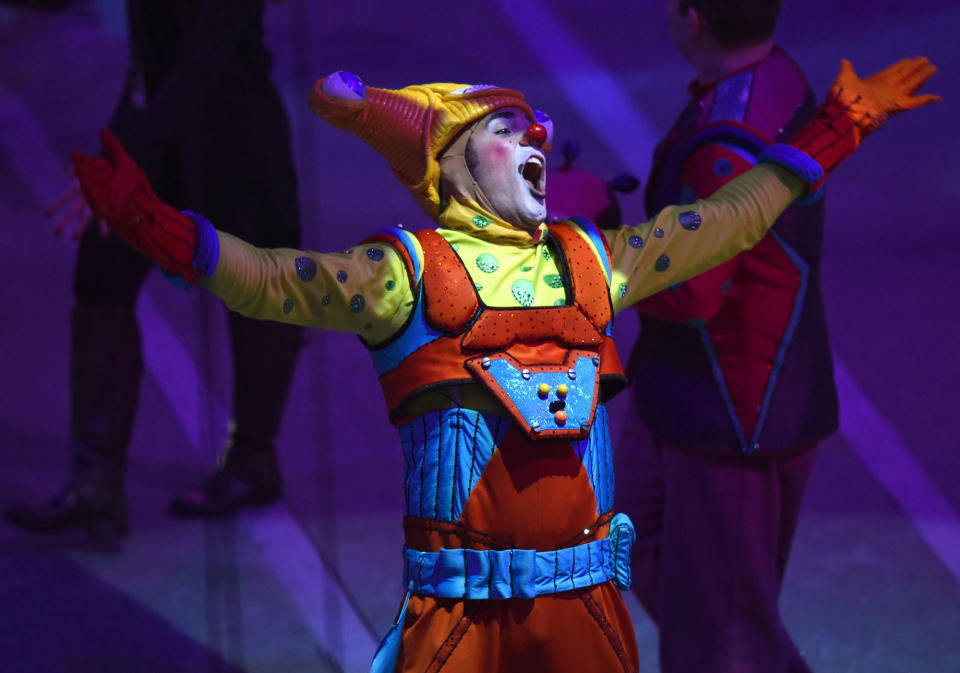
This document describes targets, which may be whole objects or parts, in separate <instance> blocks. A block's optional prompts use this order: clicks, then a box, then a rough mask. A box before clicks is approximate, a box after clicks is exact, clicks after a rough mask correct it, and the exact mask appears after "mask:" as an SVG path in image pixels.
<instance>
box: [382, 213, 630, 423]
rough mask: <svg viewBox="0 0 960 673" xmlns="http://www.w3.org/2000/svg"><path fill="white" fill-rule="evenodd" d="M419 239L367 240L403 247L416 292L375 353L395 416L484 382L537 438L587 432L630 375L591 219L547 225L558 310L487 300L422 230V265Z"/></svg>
mask: <svg viewBox="0 0 960 673" xmlns="http://www.w3.org/2000/svg"><path fill="white" fill-rule="evenodd" d="M574 227H579V228H580V230H581V231H583V232H584V233H586V234H587V236H586V237H584V236H582V235H580V233H578V232H577V231H576V230H575V228H574ZM413 236H414V235H413V234H410V233H409V232H407V231H405V230H403V229H396V228H392V229H386V230H381V231H379V232H377V233H376V234H374V235H373V236H371V237H370V238H368V239H367V242H381V243H389V244H390V245H392V246H393V247H394V249H396V250H397V251H398V252H399V253H400V255H401V257H403V259H404V261H405V263H406V264H407V270H408V274H409V276H410V282H411V286H412V287H413V290H414V296H415V297H416V305H415V307H414V310H413V312H412V313H411V316H410V318H409V320H408V321H407V323H406V324H405V325H404V327H403V328H402V329H401V330H400V332H399V333H398V334H397V335H395V336H394V337H393V338H392V339H391V340H390V341H389V342H388V343H386V344H382V345H379V346H377V347H376V348H374V349H371V351H370V352H371V355H372V357H373V361H374V366H375V368H376V370H377V374H378V376H379V380H380V385H381V387H382V389H383V394H384V398H385V399H386V402H387V407H388V409H389V412H390V418H391V421H392V422H393V423H394V424H395V425H398V426H399V425H402V424H403V423H404V422H406V421H407V420H409V419H410V418H411V415H410V414H406V415H405V413H404V410H405V407H407V405H408V403H409V402H410V401H411V400H414V399H415V398H417V396H419V395H421V394H423V393H426V392H428V391H431V390H436V389H438V388H442V387H460V386H464V385H470V384H479V385H480V386H482V388H483V389H484V390H485V391H486V392H487V393H488V394H489V396H490V397H492V398H493V399H495V400H496V401H497V402H498V403H499V405H500V406H501V407H502V410H503V411H504V412H505V414H506V415H509V416H510V417H511V418H512V420H513V421H514V422H515V423H516V425H517V426H518V427H519V428H520V429H522V430H523V431H524V432H525V433H526V434H527V436H528V437H530V438H531V439H553V440H556V439H570V440H573V439H583V438H585V437H587V435H588V434H589V431H590V427H591V425H592V424H593V420H594V416H595V413H596V408H597V404H598V402H601V401H605V400H607V399H609V398H610V397H612V396H613V395H615V394H616V393H617V392H619V391H620V390H621V389H622V388H623V387H624V384H625V381H626V380H625V377H624V373H623V368H622V366H621V364H620V359H619V357H618V355H617V351H616V348H615V346H614V343H613V339H612V338H611V336H610V326H611V322H612V318H613V311H612V308H611V304H610V295H609V291H608V287H609V280H608V279H609V274H610V270H609V269H610V263H609V253H608V251H607V249H606V244H605V241H604V239H603V237H602V235H601V234H600V233H599V231H597V229H596V228H595V227H594V226H593V224H592V223H590V222H589V221H588V220H584V219H581V218H577V219H576V220H575V221H574V222H568V223H559V224H555V225H552V226H550V227H549V229H548V234H547V238H546V241H545V244H546V245H548V246H549V247H550V252H551V254H552V255H553V256H554V259H556V260H557V266H558V270H559V273H560V275H561V277H562V278H563V282H564V288H565V290H566V302H565V304H564V305H563V306H551V307H517V308H513V307H491V306H487V305H485V304H484V303H483V301H482V300H481V298H480V296H479V294H478V293H477V290H476V288H475V286H474V283H473V281H472V280H471V279H470V276H469V274H468V273H467V270H466V268H465V267H464V265H463V262H462V261H461V259H460V258H459V256H458V255H457V253H456V252H455V251H454V250H453V248H452V247H451V246H450V244H449V243H447V242H446V241H445V240H444V239H443V237H442V236H440V234H438V233H437V232H436V231H434V230H423V231H420V232H417V233H416V234H415V236H416V238H417V240H418V241H419V243H420V247H421V248H422V250H423V266H422V268H421V267H420V264H419V260H418V258H417V257H418V256H417V255H416V253H415V252H414V250H415V247H414V246H413V242H412V237H413ZM601 260H602V262H601ZM465 405H466V404H465ZM414 415H415V414H414Z"/></svg>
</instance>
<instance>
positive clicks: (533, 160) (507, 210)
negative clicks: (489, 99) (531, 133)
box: [467, 108, 547, 231]
mask: <svg viewBox="0 0 960 673" xmlns="http://www.w3.org/2000/svg"><path fill="white" fill-rule="evenodd" d="M532 123H533V120H531V119H529V118H528V117H527V115H526V113H525V112H524V111H523V110H521V109H520V108H501V109H499V110H497V111H496V112H492V113H491V114H489V115H488V116H486V117H484V118H483V119H481V120H480V121H479V122H477V124H478V127H477V128H476V129H475V130H474V131H473V134H472V135H471V136H470V142H469V145H468V148H467V156H468V157H469V160H468V167H469V169H470V173H471V175H473V178H474V180H475V181H476V183H477V186H478V187H479V188H480V189H481V190H482V191H483V193H484V196H486V198H487V200H488V202H489V203H490V205H491V206H492V207H493V210H494V215H497V216H499V217H500V218H501V219H503V220H505V221H507V222H509V223H510V224H512V225H514V226H516V227H520V228H521V229H527V230H531V231H532V230H534V229H536V228H537V227H538V226H540V223H541V222H543V221H544V219H545V218H546V216H547V206H546V186H547V185H546V183H547V171H546V161H545V159H544V156H543V152H542V151H541V150H540V149H539V148H538V147H536V146H534V145H528V144H526V141H525V140H524V134H525V133H526V131H527V128H528V127H529V126H530V124H532Z"/></svg>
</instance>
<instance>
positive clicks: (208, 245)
mask: <svg viewBox="0 0 960 673" xmlns="http://www.w3.org/2000/svg"><path fill="white" fill-rule="evenodd" d="M181 212H182V213H183V214H184V215H186V216H187V217H189V218H190V219H191V220H193V224H194V226H196V228H197V249H196V251H195V252H194V253H193V262H192V263H191V265H190V266H192V267H193V268H194V269H196V270H197V271H199V272H200V273H202V274H203V275H204V276H206V277H207V278H211V277H212V276H213V274H214V272H215V271H216V270H217V262H219V261H220V237H219V236H218V235H217V230H216V229H215V228H214V226H213V225H212V224H210V220H208V219H207V218H205V217H204V216H203V215H201V214H199V213H195V212H193V211H192V210H184V211H181Z"/></svg>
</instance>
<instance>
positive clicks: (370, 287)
mask: <svg viewBox="0 0 960 673" xmlns="http://www.w3.org/2000/svg"><path fill="white" fill-rule="evenodd" d="M217 235H218V237H219V239H220V257H219V260H218V261H217V268H216V271H215V272H214V274H213V277H211V278H203V279H202V280H201V281H200V283H201V284H203V285H204V286H205V287H206V288H207V289H209V290H210V291H211V292H213V293H214V294H215V295H217V296H218V297H220V298H221V299H222V300H223V301H224V303H225V304H226V305H227V308H229V309H230V310H231V311H236V312H237V313H240V314H242V315H245V316H248V317H250V318H258V319H262V320H277V321H279V322H287V323H294V324H297V325H304V326H306V327H315V328H319V329H333V330H338V331H341V332H353V333H355V334H359V335H360V336H362V337H363V338H364V339H365V340H366V341H367V342H368V343H371V344H377V343H379V342H381V341H384V340H385V339H387V338H388V337H390V336H392V335H393V334H394V333H396V332H397V331H398V330H399V329H400V327H401V326H402V325H403V324H404V322H405V321H406V319H407V317H408V316H409V315H410V311H411V310H412V309H413V292H412V290H411V287H410V281H409V278H408V277H407V271H406V268H405V267H404V264H403V261H402V259H401V258H400V255H399V254H398V253H397V252H396V251H395V250H394V249H393V248H392V247H390V246H389V245H384V244H381V243H369V244H363V245H358V246H356V247H354V248H351V249H350V250H348V251H347V252H344V253H319V252H311V251H305V250H292V249H289V248H272V249H268V248H257V247H255V246H252V245H250V244H248V243H245V242H244V241H242V240H240V239H239V238H236V237H235V236H231V235H230V234H227V233H224V232H222V231H218V232H217Z"/></svg>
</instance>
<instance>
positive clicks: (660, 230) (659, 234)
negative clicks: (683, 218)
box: [653, 227, 663, 238]
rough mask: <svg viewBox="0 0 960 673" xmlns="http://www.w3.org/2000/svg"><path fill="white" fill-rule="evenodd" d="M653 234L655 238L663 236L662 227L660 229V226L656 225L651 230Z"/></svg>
mask: <svg viewBox="0 0 960 673" xmlns="http://www.w3.org/2000/svg"><path fill="white" fill-rule="evenodd" d="M653 235H654V236H656V237H657V238H663V229H661V228H660V227H657V228H656V229H654V230H653Z"/></svg>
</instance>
